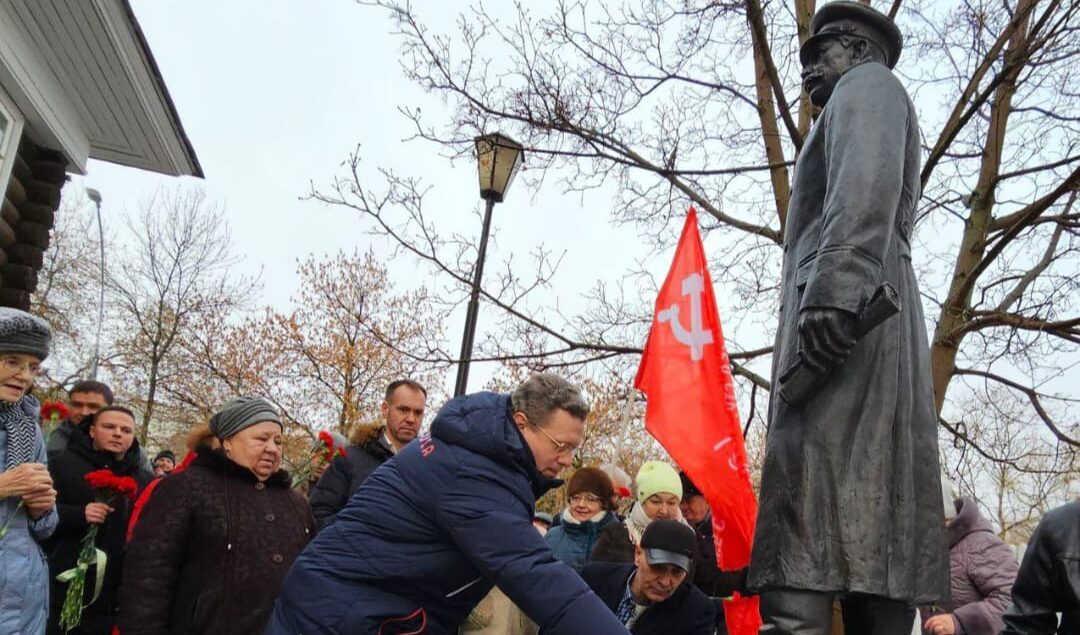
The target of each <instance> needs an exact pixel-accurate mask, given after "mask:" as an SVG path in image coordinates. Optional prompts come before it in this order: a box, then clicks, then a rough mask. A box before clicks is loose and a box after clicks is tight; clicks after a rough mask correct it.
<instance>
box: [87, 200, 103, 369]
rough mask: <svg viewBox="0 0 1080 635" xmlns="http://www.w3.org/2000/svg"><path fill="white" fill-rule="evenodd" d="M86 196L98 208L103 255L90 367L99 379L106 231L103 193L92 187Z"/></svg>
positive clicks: (99, 234) (100, 249) (99, 235)
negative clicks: (102, 213)
mask: <svg viewBox="0 0 1080 635" xmlns="http://www.w3.org/2000/svg"><path fill="white" fill-rule="evenodd" d="M86 196H87V197H88V198H89V199H90V200H91V201H93V203H94V206H95V207H96V208H97V226H98V248H99V252H100V254H101V262H100V263H99V264H100V269H101V271H100V274H101V275H100V278H99V280H98V286H99V287H100V288H99V289H98V291H99V295H98V316H97V333H96V334H95V335H94V361H93V363H92V365H91V366H90V378H91V379H97V373H98V360H99V359H100V357H101V324H102V322H104V321H105V229H104V228H103V227H102V225H101V192H99V191H97V190H95V189H94V188H92V187H88V188H86Z"/></svg>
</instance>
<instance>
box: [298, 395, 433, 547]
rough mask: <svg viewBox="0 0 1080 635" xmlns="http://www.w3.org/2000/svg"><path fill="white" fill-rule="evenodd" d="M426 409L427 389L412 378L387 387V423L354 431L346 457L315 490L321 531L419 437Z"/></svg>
mask: <svg viewBox="0 0 1080 635" xmlns="http://www.w3.org/2000/svg"><path fill="white" fill-rule="evenodd" d="M426 406H427V390H425V389H424V387H423V386H421V385H420V384H419V383H417V382H415V381H412V380H411V379H399V380H397V381H394V382H392V383H391V384H390V385H389V386H387V387H386V399H385V400H383V403H382V415H383V424H382V425H373V426H360V427H358V428H357V429H356V430H354V431H353V434H352V439H351V442H352V444H351V445H350V446H349V447H348V448H347V449H346V450H345V456H339V457H336V458H335V459H334V460H333V462H331V463H330V467H328V468H326V471H325V472H324V473H323V475H322V477H321V478H320V479H319V482H318V483H316V484H315V487H314V488H312V490H311V495H310V497H309V499H308V500H309V502H310V503H311V510H312V512H314V514H315V522H316V524H318V526H319V528H320V529H321V528H323V527H325V526H326V525H328V524H329V523H330V521H331V520H333V518H334V515H336V514H337V513H338V512H339V511H341V509H342V508H343V507H345V503H347V502H349V499H350V498H352V495H353V494H355V493H356V490H357V489H359V488H360V484H361V483H363V482H364V481H365V480H366V479H367V477H368V476H369V475H370V474H371V473H372V472H374V471H375V468H377V467H379V466H380V465H382V464H383V463H384V462H385V461H386V460H387V459H389V458H390V457H392V456H394V455H395V454H397V453H398V451H399V450H400V449H401V448H403V447H405V445H406V444H408V443H409V442H410V441H412V440H413V439H415V438H416V435H417V434H418V433H419V432H420V424H421V423H423V421H424V408H425V407H426Z"/></svg>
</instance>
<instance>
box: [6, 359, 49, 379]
mask: <svg viewBox="0 0 1080 635" xmlns="http://www.w3.org/2000/svg"><path fill="white" fill-rule="evenodd" d="M0 366H2V367H3V369H4V370H5V371H7V372H9V373H11V374H13V375H18V374H19V373H21V372H22V371H24V370H28V371H30V374H31V375H37V374H38V373H40V372H41V364H39V363H37V362H24V361H22V360H20V359H18V358H17V357H4V358H3V359H0Z"/></svg>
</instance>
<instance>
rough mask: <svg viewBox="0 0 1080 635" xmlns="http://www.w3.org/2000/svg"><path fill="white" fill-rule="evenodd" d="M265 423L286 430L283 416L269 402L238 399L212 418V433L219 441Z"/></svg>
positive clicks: (253, 398) (255, 398)
mask: <svg viewBox="0 0 1080 635" xmlns="http://www.w3.org/2000/svg"><path fill="white" fill-rule="evenodd" d="M263 421H273V422H274V423H276V424H278V425H279V426H281V429H282V431H284V430H285V426H284V425H283V424H282V423H281V416H280V415H278V413H277V410H275V409H274V406H273V405H271V403H270V402H269V401H267V400H265V399H263V398H262V397H237V398H236V399H233V400H232V401H230V402H229V403H227V404H225V405H224V406H223V407H222V408H221V410H219V411H218V412H216V413H214V416H213V417H210V431H211V432H213V433H214V436H216V437H217V438H219V439H228V438H229V437H231V436H232V435H234V434H236V433H237V432H240V431H241V430H243V429H245V428H250V427H251V426H253V425H255V424H257V423H262V422H263Z"/></svg>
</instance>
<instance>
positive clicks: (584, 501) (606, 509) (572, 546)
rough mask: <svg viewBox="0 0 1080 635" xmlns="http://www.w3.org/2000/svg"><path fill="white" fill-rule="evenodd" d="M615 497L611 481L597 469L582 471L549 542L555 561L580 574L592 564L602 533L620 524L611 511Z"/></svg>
mask: <svg viewBox="0 0 1080 635" xmlns="http://www.w3.org/2000/svg"><path fill="white" fill-rule="evenodd" d="M614 494H615V487H614V486H613V485H612V484H611V478H610V477H609V476H608V475H607V474H605V473H604V471H603V470H601V469H599V468H595V467H583V468H581V469H579V470H578V471H576V472H574V475H573V476H572V477H571V478H570V481H569V482H568V483H567V484H566V496H567V502H568V504H567V506H566V509H565V510H563V512H562V514H560V515H559V525H558V526H557V527H553V528H552V529H551V530H549V531H548V533H547V536H546V538H547V542H548V545H550V546H551V551H552V553H554V554H555V557H556V558H558V559H559V560H562V561H563V562H564V563H565V564H567V565H568V566H570V567H571V568H573V570H574V571H577V572H578V573H581V570H582V569H583V568H585V565H587V564H589V560H590V558H589V556H590V554H592V551H593V549H594V548H595V547H596V542H597V540H599V539H600V532H601V531H603V530H604V528H605V527H607V526H608V525H609V524H611V523H612V522H616V521H617V518H616V517H615V513H614V512H613V511H612V510H611V501H612V498H613V496H614Z"/></svg>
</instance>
